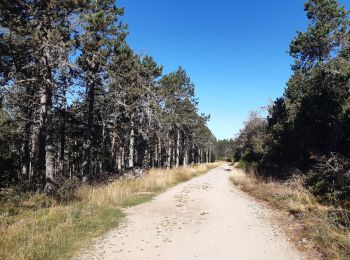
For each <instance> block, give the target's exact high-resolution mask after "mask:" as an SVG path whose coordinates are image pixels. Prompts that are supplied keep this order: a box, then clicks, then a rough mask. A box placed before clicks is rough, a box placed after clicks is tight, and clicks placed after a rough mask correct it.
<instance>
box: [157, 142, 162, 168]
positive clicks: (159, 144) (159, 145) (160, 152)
mask: <svg viewBox="0 0 350 260" xmlns="http://www.w3.org/2000/svg"><path fill="white" fill-rule="evenodd" d="M158 153H159V156H158V167H162V139H160V136H158Z"/></svg>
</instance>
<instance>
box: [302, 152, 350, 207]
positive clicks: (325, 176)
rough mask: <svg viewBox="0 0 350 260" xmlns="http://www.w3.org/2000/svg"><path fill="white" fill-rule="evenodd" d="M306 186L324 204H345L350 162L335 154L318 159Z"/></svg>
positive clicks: (349, 181) (347, 195) (349, 193)
mask: <svg viewBox="0 0 350 260" xmlns="http://www.w3.org/2000/svg"><path fill="white" fill-rule="evenodd" d="M307 186H309V190H310V191H311V192H312V193H313V194H315V195H316V196H317V197H318V198H319V199H321V200H322V201H324V202H328V203H331V204H338V203H339V202H341V203H342V204H345V203H347V201H348V200H349V198H350V161H349V160H348V159H346V158H344V157H343V156H341V155H339V154H335V153H332V154H330V155H329V156H327V157H322V158H320V159H319V160H318V163H317V164H316V166H315V167H314V168H313V169H312V170H311V171H310V174H309V178H308V180H307Z"/></svg>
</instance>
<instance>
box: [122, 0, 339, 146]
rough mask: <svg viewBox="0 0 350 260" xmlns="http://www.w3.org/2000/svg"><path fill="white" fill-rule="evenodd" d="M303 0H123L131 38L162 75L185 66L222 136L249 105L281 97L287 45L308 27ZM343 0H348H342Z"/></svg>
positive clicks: (228, 134) (217, 133) (203, 107)
mask: <svg viewBox="0 0 350 260" xmlns="http://www.w3.org/2000/svg"><path fill="white" fill-rule="evenodd" d="M304 2H305V1H304V0H283V1H281V0H266V1H262V0H249V1H247V0H216V1H212V0H196V1H195V0H193V1H190V0H147V1H143V0H138V1H137V0H120V1H117V5H118V6H123V7H125V16H124V18H123V21H124V22H125V23H127V24H128V25H129V31H130V35H129V36H128V42H129V44H130V45H131V47H133V48H134V49H135V50H136V52H138V53H143V54H147V55H151V56H153V57H154V58H155V60H156V61H157V62H158V63H159V64H162V65H163V66H164V73H168V72H170V71H174V70H176V69H177V67H178V66H180V65H181V66H183V67H184V68H185V70H186V71H187V72H188V74H189V76H190V77H191V79H192V81H193V82H194V83H195V85H196V96H197V97H198V98H199V109H200V112H203V113H206V114H210V115H211V120H210V122H209V128H210V129H211V130H212V132H213V133H214V134H215V136H216V137H217V138H219V139H223V138H231V137H233V136H234V135H235V134H236V133H238V131H239V129H240V128H241V127H242V126H243V122H244V121H245V119H246V118H247V116H248V114H249V112H250V111H252V110H256V109H259V108H261V107H264V106H266V105H267V104H269V102H271V100H273V99H275V98H276V97H279V96H281V95H282V93H283V90H284V87H285V84H286V82H287V80H288V78H289V77H290V75H291V70H290V64H291V63H292V59H291V58H290V57H289V55H288V53H287V51H288V46H289V43H290V41H291V40H292V38H293V37H294V35H295V33H296V31H298V30H299V31H302V30H304V29H305V28H306V25H307V20H306V17H305V13H304V11H303V5H304ZM343 3H345V1H343Z"/></svg>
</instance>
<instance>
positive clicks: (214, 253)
mask: <svg viewBox="0 0 350 260" xmlns="http://www.w3.org/2000/svg"><path fill="white" fill-rule="evenodd" d="M231 173H232V172H231V171H230V170H229V169H227V168H226V167H219V168H217V169H214V170H212V171H210V172H209V173H208V174H205V175H203V176H200V177H197V178H194V179H192V180H190V181H188V182H186V183H183V184H180V185H178V186H176V187H174V188H171V189H169V190H168V191H167V192H165V193H162V194H161V195H159V196H158V197H156V198H155V199H154V200H153V201H151V202H148V203H145V204H141V205H138V206H135V207H132V208H129V209H127V210H126V213H127V214H128V217H127V220H126V222H125V224H124V225H122V226H121V227H120V228H119V229H116V230H113V231H111V232H109V233H107V234H106V235H105V236H103V237H101V238H99V239H97V240H96V241H95V242H94V243H93V244H92V246H91V247H89V249H88V250H84V251H83V252H82V253H81V255H80V256H79V257H78V259H138V260H139V259H167V260H169V259H201V260H202V259H215V260H220V259H259V260H261V259H273V260H277V259H278V260H281V259H288V260H291V259H303V257H302V256H301V255H300V253H299V252H298V251H297V250H296V249H295V248H294V247H293V245H291V244H290V243H289V242H288V241H287V239H286V237H285V236H284V234H283V233H282V232H281V230H279V229H278V228H277V227H276V226H275V225H273V224H271V221H270V219H271V217H272V216H271V212H270V211H269V210H268V209H265V208H264V207H263V206H262V205H260V204H259V203H257V202H255V201H254V200H253V199H251V198H249V197H248V196H247V195H245V194H243V193H242V192H240V191H238V190H237V189H236V188H235V187H234V186H233V185H232V184H231V183H230V180H229V175H230V174H231Z"/></svg>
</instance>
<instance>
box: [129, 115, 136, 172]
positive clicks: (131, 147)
mask: <svg viewBox="0 0 350 260" xmlns="http://www.w3.org/2000/svg"><path fill="white" fill-rule="evenodd" d="M134 135H135V132H134V121H133V119H131V130H130V142H129V164H128V166H129V167H130V168H133V167H134V141H135V136H134Z"/></svg>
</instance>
